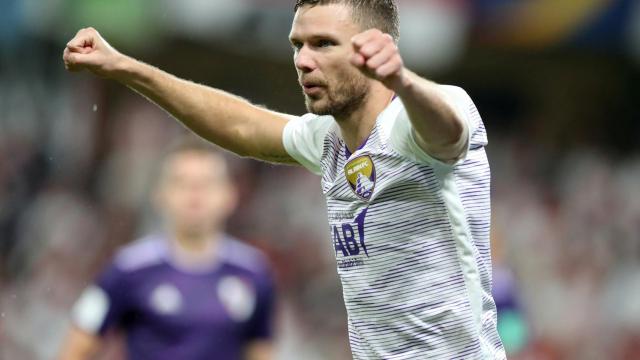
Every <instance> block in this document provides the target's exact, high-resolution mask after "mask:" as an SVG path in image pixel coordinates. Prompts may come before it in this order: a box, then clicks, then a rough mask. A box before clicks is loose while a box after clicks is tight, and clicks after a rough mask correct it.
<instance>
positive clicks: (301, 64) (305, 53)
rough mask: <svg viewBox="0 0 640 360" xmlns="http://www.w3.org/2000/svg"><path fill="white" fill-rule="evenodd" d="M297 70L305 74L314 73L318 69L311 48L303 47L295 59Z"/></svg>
mask: <svg viewBox="0 0 640 360" xmlns="http://www.w3.org/2000/svg"><path fill="white" fill-rule="evenodd" d="M294 62H295V65H296V68H297V69H298V70H300V71H302V72H304V73H309V72H312V71H313V70H314V69H315V68H316V63H315V60H314V59H313V55H312V53H311V51H310V50H309V48H307V47H306V46H303V47H301V48H300V50H298V53H297V54H296V55H295V57H294Z"/></svg>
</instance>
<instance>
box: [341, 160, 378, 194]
mask: <svg viewBox="0 0 640 360" xmlns="http://www.w3.org/2000/svg"><path fill="white" fill-rule="evenodd" d="M344 174H345V176H346V178H347V182H349V186H351V189H352V190H353V191H354V192H355V193H356V195H358V196H359V197H360V198H362V199H364V200H369V199H370V198H371V195H372V194H373V189H374V188H375V185H376V169H375V166H374V165H373V160H371V157H370V156H368V155H364V156H359V157H357V158H355V159H353V160H351V161H349V162H348V163H347V164H346V165H345V166H344Z"/></svg>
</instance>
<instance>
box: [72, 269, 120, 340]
mask: <svg viewBox="0 0 640 360" xmlns="http://www.w3.org/2000/svg"><path fill="white" fill-rule="evenodd" d="M126 280H127V279H126V274H125V273H124V272H122V271H121V270H120V269H118V268H117V267H116V266H115V265H114V264H112V265H111V266H109V267H108V268H107V269H106V270H105V271H104V272H103V273H102V274H101V275H100V276H99V277H98V279H97V280H96V282H95V283H94V284H93V285H90V286H89V287H87V288H86V289H85V290H84V291H83V293H82V294H81V295H80V298H79V299H78V301H76V303H75V305H74V306H73V309H72V313H71V318H72V321H73V323H74V324H75V325H76V326H77V327H78V328H80V329H81V330H83V331H85V332H87V333H90V334H93V335H104V334H105V333H106V332H107V330H109V329H110V328H112V327H115V326H117V325H119V324H121V323H122V321H123V319H124V315H125V313H126V309H127V307H128V304H127V294H128V293H129V291H128V289H127V288H126V283H127V281H126Z"/></svg>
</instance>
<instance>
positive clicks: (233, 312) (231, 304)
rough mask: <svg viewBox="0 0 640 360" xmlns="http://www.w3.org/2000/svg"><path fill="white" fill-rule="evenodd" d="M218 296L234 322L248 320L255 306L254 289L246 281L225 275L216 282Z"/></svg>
mask: <svg viewBox="0 0 640 360" xmlns="http://www.w3.org/2000/svg"><path fill="white" fill-rule="evenodd" d="M218 298H219V299H220V302H221V303H222V306H223V307H224V308H225V310H226V311H227V314H228V315H229V317H231V319H233V320H234V321H236V322H243V321H246V320H248V319H249V318H250V317H251V315H252V314H253V311H254V310H255V308H256V302H257V299H256V290H255V289H254V287H253V286H252V285H251V284H250V283H249V282H247V281H245V280H243V279H241V278H238V277H235V276H225V277H223V278H222V279H221V280H220V282H219V283H218Z"/></svg>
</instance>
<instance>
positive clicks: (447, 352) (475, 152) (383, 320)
mask: <svg viewBox="0 0 640 360" xmlns="http://www.w3.org/2000/svg"><path fill="white" fill-rule="evenodd" d="M441 89H442V91H443V94H445V96H446V98H447V100H448V102H449V103H450V104H451V105H452V106H453V108H454V109H455V111H456V112H457V113H458V114H459V115H460V116H461V117H462V118H463V119H465V120H466V124H467V127H466V129H465V132H466V134H467V136H468V148H467V150H466V151H465V153H464V154H463V156H462V157H461V158H460V160H459V161H457V162H456V163H455V164H451V165H449V164H444V163H442V162H440V161H437V160H436V159H433V158H432V157H430V156H429V155H428V154H427V153H425V152H424V151H423V150H422V149H421V148H420V147H419V146H418V145H417V143H416V141H415V138H414V132H413V128H412V125H411V123H410V121H409V117H408V115H407V112H406V109H405V107H404V105H403V103H402V101H401V100H400V99H399V98H396V99H394V100H393V101H392V102H391V104H390V105H389V106H388V107H387V108H386V109H385V110H384V111H383V112H382V113H381V114H380V115H379V116H378V118H377V120H376V125H375V127H374V129H373V131H372V132H371V135H370V136H369V138H368V140H367V141H366V143H365V144H364V145H363V146H361V147H360V148H359V149H358V150H357V151H355V152H354V153H353V154H350V153H349V150H348V149H347V148H346V146H345V143H344V141H343V140H342V138H341V135H340V129H339V127H338V125H337V124H336V123H335V120H334V119H333V117H331V116H317V115H313V114H307V115H304V116H302V117H299V118H295V119H293V120H292V121H290V122H289V123H288V124H287V126H286V128H285V130H284V134H283V143H284V146H285V148H286V150H287V152H288V153H289V154H290V155H291V156H292V157H293V158H295V159H296V160H297V161H298V162H300V163H301V164H302V165H303V166H305V167H306V168H307V169H309V170H310V171H312V172H314V173H316V174H318V175H322V190H323V192H324V195H325V196H326V199H327V206H328V213H329V214H328V218H329V225H330V229H331V236H332V246H333V248H334V249H335V255H336V260H337V268H338V273H339V275H340V279H341V281H342V288H343V294H344V301H345V306H346V309H347V314H348V319H349V340H350V344H351V351H352V353H353V357H354V359H388V360H391V359H504V358H506V356H505V352H504V348H503V346H502V343H501V341H500V338H499V336H498V332H497V327H496V322H497V320H496V307H495V303H494V301H493V298H492V296H491V257H490V246H489V229H490V211H491V210H490V171H489V163H488V161H487V157H486V154H485V150H484V146H485V145H486V144H487V136H486V132H485V129H484V125H483V123H482V120H481V118H480V115H479V114H478V111H477V109H476V107H475V105H474V104H473V102H472V100H471V99H470V98H469V96H468V95H467V93H466V92H465V91H464V90H462V89H460V88H458V87H453V86H442V87H441Z"/></svg>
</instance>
